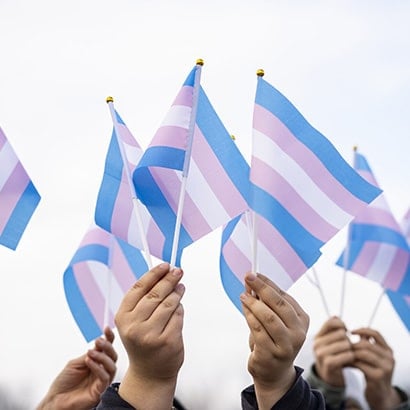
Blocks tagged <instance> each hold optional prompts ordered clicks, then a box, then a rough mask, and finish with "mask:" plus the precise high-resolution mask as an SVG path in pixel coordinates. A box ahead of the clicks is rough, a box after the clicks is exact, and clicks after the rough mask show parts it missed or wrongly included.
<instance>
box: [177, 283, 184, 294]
mask: <svg viewBox="0 0 410 410" xmlns="http://www.w3.org/2000/svg"><path fill="white" fill-rule="evenodd" d="M175 291H176V292H177V293H178V294H180V295H183V294H184V293H185V286H184V284H183V283H178V285H176V286H175Z"/></svg>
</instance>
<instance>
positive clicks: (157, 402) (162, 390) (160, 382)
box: [118, 370, 177, 410]
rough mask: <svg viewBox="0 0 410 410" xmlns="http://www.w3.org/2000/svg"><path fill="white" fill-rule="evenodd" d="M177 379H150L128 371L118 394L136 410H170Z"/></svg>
mask: <svg viewBox="0 0 410 410" xmlns="http://www.w3.org/2000/svg"><path fill="white" fill-rule="evenodd" d="M176 384H177V378H176V377H171V378H159V379H158V378H150V377H147V376H146V375H140V374H138V373H137V372H132V371H130V370H128V371H127V373H126V374H125V376H124V378H123V380H122V382H121V384H120V386H119V388H118V394H119V395H120V397H121V398H122V399H123V400H125V401H126V402H128V403H129V404H130V405H132V406H133V407H135V408H137V409H138V410H170V409H172V403H173V399H174V395H175V390H176Z"/></svg>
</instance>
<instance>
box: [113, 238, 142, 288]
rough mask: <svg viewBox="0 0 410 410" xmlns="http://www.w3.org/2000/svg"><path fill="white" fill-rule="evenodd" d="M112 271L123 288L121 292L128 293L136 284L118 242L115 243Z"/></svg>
mask: <svg viewBox="0 0 410 410" xmlns="http://www.w3.org/2000/svg"><path fill="white" fill-rule="evenodd" d="M111 269H112V272H113V274H114V276H115V278H116V279H117V282H118V284H119V285H120V287H121V290H122V291H123V292H124V293H126V292H127V291H128V289H129V288H130V287H131V286H132V285H133V284H134V282H135V281H136V279H135V276H134V273H133V272H132V270H131V267H130V265H129V264H128V261H127V259H126V258H125V256H124V253H123V251H122V249H121V247H120V246H119V245H118V242H117V241H115V244H114V251H113V255H112V268H111Z"/></svg>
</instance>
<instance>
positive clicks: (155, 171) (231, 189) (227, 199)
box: [133, 62, 249, 265]
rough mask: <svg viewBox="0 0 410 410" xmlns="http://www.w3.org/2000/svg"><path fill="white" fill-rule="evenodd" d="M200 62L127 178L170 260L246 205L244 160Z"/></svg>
mask: <svg viewBox="0 0 410 410" xmlns="http://www.w3.org/2000/svg"><path fill="white" fill-rule="evenodd" d="M201 65H202V64H201V63H200V62H199V63H198V64H197V65H196V66H195V67H194V68H193V70H192V71H191V72H190V74H189V75H188V77H187V79H186V81H185V83H184V84H183V86H182V88H181V90H180V92H179V93H178V95H177V97H176V98H175V100H174V102H173V104H172V106H171V108H170V110H169V112H168V115H167V116H166V118H165V120H164V121H163V123H162V125H161V127H160V128H159V129H158V131H157V132H156V134H155V135H154V137H153V140H152V141H151V143H150V145H149V147H148V148H147V150H146V151H145V152H144V154H143V156H142V158H141V161H140V162H139V164H138V166H137V168H136V170H135V172H134V178H133V180H134V184H135V187H136V191H137V194H138V197H139V198H140V199H141V201H142V202H143V203H144V204H145V205H146V206H147V208H148V210H149V212H150V213H151V215H152V216H153V218H154V219H155V221H156V223H157V225H158V226H159V227H160V229H161V231H162V232H163V234H164V236H165V245H164V252H163V255H162V259H163V260H165V261H168V262H170V263H171V264H172V256H173V255H172V253H173V252H174V251H175V250H176V249H177V251H178V253H181V252H182V249H184V248H185V247H186V246H188V245H189V244H191V243H193V242H194V241H196V240H198V239H200V238H201V237H202V236H204V235H206V234H207V233H209V232H211V231H213V230H214V229H216V228H217V227H219V226H222V225H223V224H224V223H226V222H227V221H229V220H230V219H232V218H234V217H235V216H236V215H238V214H240V213H242V212H244V210H245V209H247V202H246V197H247V190H248V184H249V182H248V178H249V166H248V164H247V163H246V161H245V159H244V158H243V156H242V155H241V153H240V151H239V150H238V148H237V147H236V145H235V143H234V141H232V138H231V137H230V135H229V133H228V132H227V130H226V129H225V127H224V125H223V124H222V122H221V120H220V119H219V118H218V116H217V114H216V112H215V110H214V109H213V107H212V105H211V103H210V102H209V100H208V98H207V96H206V94H205V92H204V90H203V89H202V87H201V85H200V73H201ZM178 216H179V217H180V218H179V220H178ZM175 232H177V234H176V237H175V238H174V233H175ZM176 245H177V246H176ZM176 264H177V265H178V262H177V263H176Z"/></svg>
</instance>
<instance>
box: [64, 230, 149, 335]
mask: <svg viewBox="0 0 410 410" xmlns="http://www.w3.org/2000/svg"><path fill="white" fill-rule="evenodd" d="M147 270H148V266H147V263H146V262H145V259H144V257H143V256H142V254H141V252H140V251H139V250H138V249H136V248H134V247H132V246H131V245H129V244H128V243H126V242H125V241H123V240H121V239H119V238H116V237H115V236H114V235H111V234H110V233H109V232H107V231H105V230H103V229H101V228H100V227H97V226H92V227H91V228H90V229H89V230H88V231H87V233H86V235H85V236H84V238H83V240H82V241H81V243H80V245H79V247H78V249H77V251H76V252H75V254H74V256H73V258H72V259H71V261H70V263H69V265H68V267H67V269H66V270H65V272H64V291H65V295H66V299H67V302H68V305H69V307H70V310H71V313H72V315H73V317H74V319H75V321H76V323H77V325H78V327H79V329H80V331H81V333H82V334H83V336H84V337H85V339H86V340H87V342H89V341H90V340H93V339H95V338H97V337H99V336H100V335H102V334H103V333H104V327H105V326H110V327H114V316H115V313H116V312H117V310H118V307H119V305H120V303H121V300H122V298H123V297H124V295H125V293H126V292H127V291H128V290H129V288H130V287H131V286H132V285H133V284H134V282H135V281H136V280H137V279H138V278H139V277H141V276H142V275H143V274H144V273H145V272H146V271H147Z"/></svg>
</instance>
